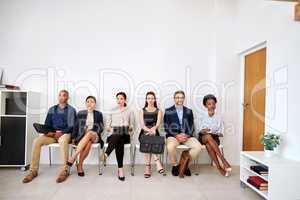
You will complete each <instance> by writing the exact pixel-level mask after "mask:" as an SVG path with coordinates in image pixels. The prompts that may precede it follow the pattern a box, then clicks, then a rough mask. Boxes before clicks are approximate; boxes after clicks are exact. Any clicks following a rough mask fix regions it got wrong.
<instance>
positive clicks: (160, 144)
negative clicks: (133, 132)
mask: <svg viewBox="0 0 300 200" xmlns="http://www.w3.org/2000/svg"><path fill="white" fill-rule="evenodd" d="M164 149H165V137H163V136H153V135H141V137H140V152H142V153H152V154H162V153H163V152H164Z"/></svg>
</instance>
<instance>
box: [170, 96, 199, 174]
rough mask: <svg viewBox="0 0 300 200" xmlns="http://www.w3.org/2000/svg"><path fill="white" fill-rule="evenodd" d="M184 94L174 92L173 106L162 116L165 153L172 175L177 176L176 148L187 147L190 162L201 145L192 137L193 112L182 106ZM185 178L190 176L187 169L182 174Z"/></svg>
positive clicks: (195, 156) (196, 154)
mask: <svg viewBox="0 0 300 200" xmlns="http://www.w3.org/2000/svg"><path fill="white" fill-rule="evenodd" d="M184 99H185V94H184V92H183V91H176V92H175V94H174V101H175V105H174V106H172V107H170V108H167V109H166V111H165V115H164V128H165V131H166V137H167V151H168V154H169V156H170V160H171V162H172V165H173V167H172V175H173V176H178V174H179V165H178V164H177V159H176V147H177V146H178V145H180V144H185V145H187V146H188V147H189V148H190V150H189V154H190V156H191V158H192V160H190V163H189V166H190V165H191V164H192V161H193V160H194V159H196V158H197V156H198V154H199V152H200V151H201V145H200V143H199V142H198V140H197V139H196V138H194V137H193V131H194V116H193V111H192V110H191V109H189V108H187V107H185V106H183V103H184ZM184 174H185V175H186V176H191V171H190V170H189V168H187V169H186V170H185V172H184Z"/></svg>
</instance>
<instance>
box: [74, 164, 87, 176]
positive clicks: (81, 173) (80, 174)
mask: <svg viewBox="0 0 300 200" xmlns="http://www.w3.org/2000/svg"><path fill="white" fill-rule="evenodd" d="M76 167H77V174H78V176H81V177H83V176H84V175H85V174H84V171H82V172H79V171H78V165H77V166H76Z"/></svg>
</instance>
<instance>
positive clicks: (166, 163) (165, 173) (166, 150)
mask: <svg viewBox="0 0 300 200" xmlns="http://www.w3.org/2000/svg"><path fill="white" fill-rule="evenodd" d="M165 152H166V155H165V156H166V157H165V163H164V166H165V170H164V171H165V172H164V174H163V175H164V176H166V175H167V168H168V149H167V147H165Z"/></svg>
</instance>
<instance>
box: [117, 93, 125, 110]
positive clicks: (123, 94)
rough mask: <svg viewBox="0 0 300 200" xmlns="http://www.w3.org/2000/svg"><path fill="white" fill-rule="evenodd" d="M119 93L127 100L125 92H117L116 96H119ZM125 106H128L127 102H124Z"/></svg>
mask: <svg viewBox="0 0 300 200" xmlns="http://www.w3.org/2000/svg"><path fill="white" fill-rule="evenodd" d="M119 95H121V96H123V97H124V99H125V101H126V99H127V96H126V94H125V92H118V93H117V94H116V97H118V96H119ZM124 106H125V107H126V106H127V104H126V102H125V103H124Z"/></svg>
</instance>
